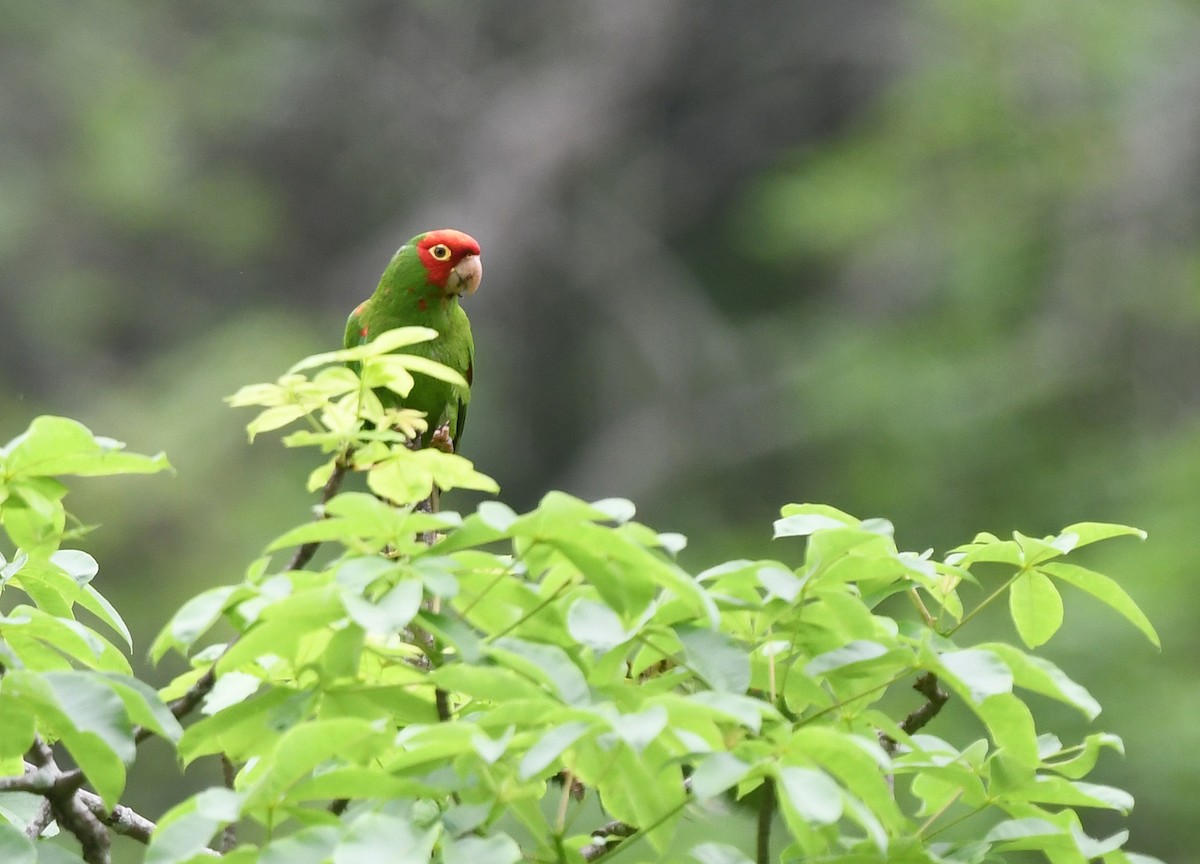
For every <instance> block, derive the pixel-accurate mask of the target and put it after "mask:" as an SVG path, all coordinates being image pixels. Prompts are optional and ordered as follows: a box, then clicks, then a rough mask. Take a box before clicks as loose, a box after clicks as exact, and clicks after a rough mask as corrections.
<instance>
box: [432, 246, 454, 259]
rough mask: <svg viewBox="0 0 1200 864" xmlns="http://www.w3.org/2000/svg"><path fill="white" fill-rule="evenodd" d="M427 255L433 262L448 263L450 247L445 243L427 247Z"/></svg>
mask: <svg viewBox="0 0 1200 864" xmlns="http://www.w3.org/2000/svg"><path fill="white" fill-rule="evenodd" d="M429 254H430V255H432V256H433V258H434V260H435V261H449V260H450V247H449V246H447V245H446V244H445V243H438V244H437V245H436V246H430V247H429Z"/></svg>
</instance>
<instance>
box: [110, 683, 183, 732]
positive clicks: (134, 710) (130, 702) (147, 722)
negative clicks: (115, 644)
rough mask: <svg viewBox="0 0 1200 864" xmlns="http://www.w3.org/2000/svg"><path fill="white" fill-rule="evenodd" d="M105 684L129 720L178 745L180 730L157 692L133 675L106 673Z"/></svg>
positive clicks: (177, 722)
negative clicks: (123, 707)
mask: <svg viewBox="0 0 1200 864" xmlns="http://www.w3.org/2000/svg"><path fill="white" fill-rule="evenodd" d="M104 682H105V683H106V684H107V685H108V687H109V688H111V689H112V691H113V692H114V693H115V694H116V695H117V698H118V699H120V700H121V702H122V704H124V706H125V713H126V714H127V715H128V717H129V719H130V720H131V721H133V722H134V723H136V724H138V725H139V726H144V727H145V728H147V729H149V730H150V731H151V732H154V733H155V734H157V735H161V736H162V737H163V738H165V739H167V740H168V741H171V742H172V743H175V742H178V741H179V737H180V736H181V735H182V734H183V727H182V726H180V725H179V721H178V720H176V719H175V715H174V714H172V713H171V709H170V708H168V707H167V705H166V704H165V703H164V702H163V701H162V699H161V698H160V697H159V695H158V691H157V690H155V689H154V688H153V687H151V686H150V685H149V684H146V683H145V682H143V681H140V680H139V679H137V678H134V677H133V676H132V675H118V674H116V673H113V672H108V673H105V675H104Z"/></svg>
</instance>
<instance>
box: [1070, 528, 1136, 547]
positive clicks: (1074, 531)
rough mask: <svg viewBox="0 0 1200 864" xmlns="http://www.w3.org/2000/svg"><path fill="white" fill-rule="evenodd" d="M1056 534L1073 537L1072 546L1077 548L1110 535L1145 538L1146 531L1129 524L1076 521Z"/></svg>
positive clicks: (1107, 537) (1110, 536)
mask: <svg viewBox="0 0 1200 864" xmlns="http://www.w3.org/2000/svg"><path fill="white" fill-rule="evenodd" d="M1058 536H1059V537H1067V536H1070V537H1072V538H1074V543H1073V545H1072V548H1073V549H1078V548H1080V547H1082V546H1087V545H1088V544H1091V543H1097V542H1099V541H1101V540H1108V539H1110V538H1112V537H1137V538H1138V539H1139V540H1145V539H1146V532H1145V531H1143V530H1141V529H1140V528H1134V527H1133V526H1131V525H1118V524H1115V523H1112V522H1076V523H1075V524H1074V525H1068V526H1067V527H1066V528H1064V529H1063V530H1062V531H1061V532H1059V535H1058Z"/></svg>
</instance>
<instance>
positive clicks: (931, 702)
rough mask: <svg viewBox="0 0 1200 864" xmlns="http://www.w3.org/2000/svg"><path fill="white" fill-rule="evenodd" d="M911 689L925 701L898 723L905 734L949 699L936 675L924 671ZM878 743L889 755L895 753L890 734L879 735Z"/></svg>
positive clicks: (914, 730)
mask: <svg viewBox="0 0 1200 864" xmlns="http://www.w3.org/2000/svg"><path fill="white" fill-rule="evenodd" d="M913 689H914V690H916V691H917V692H918V693H920V694H921V695H922V696H924V697H925V702H924V704H922V705H921V706H919V707H918V708H915V709H913V711H912V713H910V714H909V715H908V716H907V717H905V718H904V720H903V721H902V722H901V723H900V728H901V729H902V730H903V731H904V733H905V734H906V735H911V734H913V733H914V732H916V731H917V730H918V729H920V728H922V727H923V726H924V725H925V724H926V723H928V722H929V721H930V720H932V719H933V718H934V717H936V716H937V714H938V712H939V711H941V710H942V706H943V705H945V704H946V702H947V700H949V699H950V694H948V693H947V692H946V691H945V690H943V689H942V688H940V687H939V686H938V678H937V675H936V674H934V673H933V672H926V673H924V674H923V675H921V676H920V677H918V678H917V680H916V683H914V684H913ZM879 743H880V744H881V745H882V746H883V749H884V750H885V751H887V754H888V755H889V756H894V755H896V747H897V746H898V745H897V742H896V739H895V738H893V737H892V736H891V735H882V736H880V739H879Z"/></svg>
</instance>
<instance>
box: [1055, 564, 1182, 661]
mask: <svg viewBox="0 0 1200 864" xmlns="http://www.w3.org/2000/svg"><path fill="white" fill-rule="evenodd" d="M1039 569H1040V570H1041V571H1042V572H1043V573H1045V574H1046V575H1047V576H1050V577H1051V578H1054V579H1059V580H1061V581H1063V582H1066V583H1067V584H1068V585H1074V586H1075V587H1076V588H1078V589H1079V590H1081V591H1086V592H1087V593H1088V594H1091V595H1092V596H1093V597H1095V598H1096V599H1097V600H1099V601H1100V602H1101V603H1103V604H1105V605H1106V606H1108V607H1110V608H1111V609H1113V610H1115V611H1116V612H1118V613H1119V614H1120V615H1122V616H1124V618H1125V619H1126V620H1127V621H1129V623H1131V624H1133V626H1135V627H1137V628H1138V629H1139V630H1141V631H1142V633H1143V634H1144V635H1145V637H1146V638H1147V639H1149V640H1150V642H1151V644H1152V645H1154V647H1155V648H1161V647H1162V643H1161V642H1160V641H1159V638H1158V633H1157V632H1156V631H1155V629H1154V625H1153V624H1151V623H1150V619H1149V618H1147V617H1146V615H1145V613H1144V612H1142V610H1141V609H1139V608H1138V605H1137V603H1135V602H1134V601H1133V598H1132V597H1130V596H1129V595H1128V594H1126V593H1125V589H1123V588H1122V587H1121V586H1120V585H1118V584H1117V583H1116V582H1115V581H1114V580H1112V579H1110V578H1109V577H1107V576H1105V575H1104V574H1102V573H1097V572H1096V571H1095V570H1089V569H1087V568H1086V567H1080V566H1078V565H1076V564H1067V563H1063V562H1056V563H1053V564H1044V565H1042V566H1041V567H1040V568H1039Z"/></svg>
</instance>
